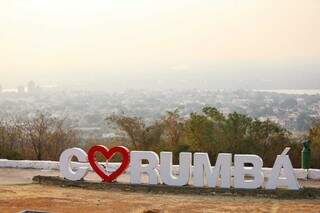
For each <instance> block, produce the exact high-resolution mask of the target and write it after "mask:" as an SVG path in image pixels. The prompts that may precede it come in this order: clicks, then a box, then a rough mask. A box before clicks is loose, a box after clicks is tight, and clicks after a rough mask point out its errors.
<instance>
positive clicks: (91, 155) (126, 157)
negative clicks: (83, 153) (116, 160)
mask: <svg viewBox="0 0 320 213" xmlns="http://www.w3.org/2000/svg"><path fill="white" fill-rule="evenodd" d="M97 152H100V153H102V154H103V155H104V157H105V158H106V160H108V159H111V158H112V156H113V155H114V154H116V153H120V154H121V155H122V162H121V165H120V167H119V168H118V169H117V170H116V171H114V172H113V173H111V174H107V173H106V171H105V170H104V169H102V168H101V167H100V166H99V165H98V162H97V160H96V157H95V155H96V153H97ZM88 160H89V163H90V165H91V167H92V169H93V170H94V171H95V172H96V173H97V174H98V175H99V176H100V177H101V178H102V179H103V181H105V182H112V181H113V180H115V179H116V178H117V177H119V176H120V175H121V174H122V173H123V172H124V171H125V170H126V169H127V168H128V166H129V163H130V151H129V149H128V148H126V147H124V146H117V147H113V148H111V149H110V150H108V148H107V147H105V146H102V145H96V146H93V147H91V148H90V150H89V152H88Z"/></svg>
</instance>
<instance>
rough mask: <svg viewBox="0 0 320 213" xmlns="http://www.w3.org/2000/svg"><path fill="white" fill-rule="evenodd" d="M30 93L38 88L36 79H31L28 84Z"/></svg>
mask: <svg viewBox="0 0 320 213" xmlns="http://www.w3.org/2000/svg"><path fill="white" fill-rule="evenodd" d="M27 90H28V93H34V92H36V90H37V86H36V84H35V83H34V81H29V82H28V86H27Z"/></svg>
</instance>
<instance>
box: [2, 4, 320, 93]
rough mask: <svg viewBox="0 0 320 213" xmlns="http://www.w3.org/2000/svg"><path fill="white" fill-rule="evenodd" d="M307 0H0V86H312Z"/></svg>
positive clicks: (313, 12)
mask: <svg viewBox="0 0 320 213" xmlns="http://www.w3.org/2000/svg"><path fill="white" fill-rule="evenodd" d="M319 11H320V3H319V1H316V0H314V1H313V0H307V1H299V0H295V1H292V0H290V1H289V0H284V1H275V0H274V1H254V0H244V1H237V0H225V1H220V0H215V1H208V0H203V1H191V0H188V1H184V2H183V4H182V2H181V1H157V2H154V1H152V2H151V1H145V0H138V1H127V0H121V1H114V0H112V1H73V0H71V1H62V0H58V1H41V0H25V1H6V0H5V1H1V2H0V14H1V18H0V27H1V34H0V47H1V50H2V51H1V52H0V57H1V63H0V76H1V78H0V84H1V85H2V86H3V87H4V88H15V87H16V86H17V85H20V84H23V83H25V82H26V81H27V80H35V81H36V82H37V83H39V84H42V85H61V86H71V87H72V86H76V87H79V88H83V89H94V90H96V89H98V90H105V89H107V90H114V91H117V90H123V89H132V88H134V89H171V88H173V89H189V88H199V89H243V88H244V89H319V83H318V82H320V63H319V59H320V43H319V42H318V39H319V38H320V21H319V20H320V13H319Z"/></svg>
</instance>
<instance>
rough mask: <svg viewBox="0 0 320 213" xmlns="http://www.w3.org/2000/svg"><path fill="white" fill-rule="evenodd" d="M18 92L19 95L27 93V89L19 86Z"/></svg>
mask: <svg viewBox="0 0 320 213" xmlns="http://www.w3.org/2000/svg"><path fill="white" fill-rule="evenodd" d="M17 92H18V93H19V94H22V93H25V88H24V86H18V87H17Z"/></svg>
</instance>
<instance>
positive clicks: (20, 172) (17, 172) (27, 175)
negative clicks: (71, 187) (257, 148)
mask: <svg viewBox="0 0 320 213" xmlns="http://www.w3.org/2000/svg"><path fill="white" fill-rule="evenodd" d="M37 175H42V176H59V171H58V170H37V169H16V168H0V185H11V184H28V183H32V178H33V177H34V176H37ZM85 180H89V181H101V178H100V177H99V176H98V175H97V174H95V173H93V172H89V174H88V175H87V176H86V177H85ZM117 181H118V182H121V183H128V182H129V181H130V177H129V175H121V176H120V177H119V178H118V179H117ZM142 182H143V183H146V182H147V177H146V175H143V176H142ZM299 182H300V184H301V185H302V186H307V187H316V188H320V181H312V180H304V181H302V180H300V181H299Z"/></svg>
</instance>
